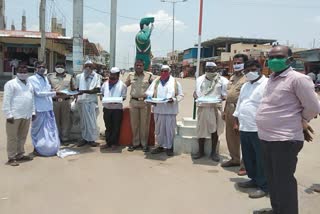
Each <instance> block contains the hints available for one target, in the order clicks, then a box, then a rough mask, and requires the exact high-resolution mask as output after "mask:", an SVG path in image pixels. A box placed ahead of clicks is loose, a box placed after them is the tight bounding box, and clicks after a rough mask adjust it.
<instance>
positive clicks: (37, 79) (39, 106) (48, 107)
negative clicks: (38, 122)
mask: <svg viewBox="0 0 320 214" xmlns="http://www.w3.org/2000/svg"><path fill="white" fill-rule="evenodd" d="M28 81H29V82H30V84H31V85H32V88H33V90H34V98H35V106H36V111H37V112H45V111H52V110H53V103H52V97H54V96H56V92H55V91H51V85H50V83H49V80H48V78H47V77H46V76H44V77H43V76H40V75H39V74H37V73H36V74H35V75H33V76H31V77H29V78H28Z"/></svg>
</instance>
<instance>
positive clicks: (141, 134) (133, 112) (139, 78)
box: [125, 59, 153, 152]
mask: <svg viewBox="0 0 320 214" xmlns="http://www.w3.org/2000/svg"><path fill="white" fill-rule="evenodd" d="M143 68H144V62H143V60H140V59H137V60H136V62H135V65H134V69H135V71H134V72H130V73H129V76H128V77H127V80H126V82H125V84H126V85H127V87H128V86H130V85H131V91H130V95H131V98H130V121H131V129H132V134H133V139H132V145H131V146H129V149H128V151H131V152H132V151H134V150H135V149H137V148H139V147H141V146H142V148H143V151H144V152H148V151H149V147H148V138H149V125H150V115H151V109H150V105H149V104H146V103H145V102H144V100H145V98H146V95H145V92H146V91H147V89H148V87H149V86H150V84H151V82H152V80H153V76H152V73H150V72H145V71H143Z"/></svg>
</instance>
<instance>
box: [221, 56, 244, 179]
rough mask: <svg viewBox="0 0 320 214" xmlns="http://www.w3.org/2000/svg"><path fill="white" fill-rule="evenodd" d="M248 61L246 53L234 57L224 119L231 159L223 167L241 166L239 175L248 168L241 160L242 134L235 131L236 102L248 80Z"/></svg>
mask: <svg viewBox="0 0 320 214" xmlns="http://www.w3.org/2000/svg"><path fill="white" fill-rule="evenodd" d="M247 61H248V56H247V55H245V54H236V55H235V56H234V57H233V71H234V72H233V75H232V76H231V77H230V82H229V87H228V96H227V100H226V105H225V108H224V119H225V121H226V140H227V145H228V150H229V153H230V157H231V160H229V161H227V162H224V163H222V164H221V166H222V167H234V166H240V169H239V171H238V175H239V176H243V175H246V170H245V167H244V164H243V161H241V156H240V155H241V152H240V136H239V135H238V134H237V133H236V132H235V131H234V129H233V124H234V116H233V113H234V111H235V109H236V104H237V101H238V98H239V94H240V89H241V87H242V85H243V84H244V83H245V82H246V78H245V76H244V75H243V71H244V63H245V62H247Z"/></svg>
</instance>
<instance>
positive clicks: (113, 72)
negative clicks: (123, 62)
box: [110, 67, 120, 74]
mask: <svg viewBox="0 0 320 214" xmlns="http://www.w3.org/2000/svg"><path fill="white" fill-rule="evenodd" d="M119 72H120V69H119V68H117V67H112V68H111V70H110V73H112V74H115V73H119Z"/></svg>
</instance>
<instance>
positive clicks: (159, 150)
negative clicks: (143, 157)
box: [151, 146, 165, 155]
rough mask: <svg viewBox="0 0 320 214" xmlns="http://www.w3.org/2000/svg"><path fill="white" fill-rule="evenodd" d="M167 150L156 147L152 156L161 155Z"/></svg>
mask: <svg viewBox="0 0 320 214" xmlns="http://www.w3.org/2000/svg"><path fill="white" fill-rule="evenodd" d="M164 151H165V150H164V148H163V147H161V146H159V147H156V148H154V149H153V150H152V151H151V154H154V155H155V154H160V153H162V152H164Z"/></svg>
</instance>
